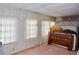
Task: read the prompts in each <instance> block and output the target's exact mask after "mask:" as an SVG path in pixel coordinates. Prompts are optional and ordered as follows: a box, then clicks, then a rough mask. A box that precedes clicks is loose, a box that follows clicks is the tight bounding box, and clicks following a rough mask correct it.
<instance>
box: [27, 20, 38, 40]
mask: <svg viewBox="0 0 79 59" xmlns="http://www.w3.org/2000/svg"><path fill="white" fill-rule="evenodd" d="M35 37H37V20H26V39H30V38H35Z"/></svg>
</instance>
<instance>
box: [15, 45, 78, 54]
mask: <svg viewBox="0 0 79 59" xmlns="http://www.w3.org/2000/svg"><path fill="white" fill-rule="evenodd" d="M76 54H77V51H68V50H67V49H65V48H62V47H59V46H56V45H47V44H43V45H41V46H37V47H34V48H31V49H26V50H24V51H22V52H19V53H16V55H76Z"/></svg>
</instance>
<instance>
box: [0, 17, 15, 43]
mask: <svg viewBox="0 0 79 59" xmlns="http://www.w3.org/2000/svg"><path fill="white" fill-rule="evenodd" d="M0 27H1V36H0V37H1V40H2V44H7V43H12V42H15V41H16V18H13V17H10V18H9V17H2V18H1V26H0Z"/></svg>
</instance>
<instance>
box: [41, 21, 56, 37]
mask: <svg viewBox="0 0 79 59" xmlns="http://www.w3.org/2000/svg"><path fill="white" fill-rule="evenodd" d="M54 24H55V22H52V21H42V36H45V35H48V32H49V29H50V27H51V26H53V25H54Z"/></svg>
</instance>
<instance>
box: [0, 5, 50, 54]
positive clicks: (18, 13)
mask: <svg viewBox="0 0 79 59" xmlns="http://www.w3.org/2000/svg"><path fill="white" fill-rule="evenodd" d="M0 16H1V17H5V16H7V17H16V18H17V24H16V28H17V32H16V33H17V36H16V40H17V42H15V43H11V44H4V45H2V46H3V51H4V53H5V54H13V53H15V52H18V51H21V50H24V49H26V48H30V47H33V46H35V45H38V44H40V40H41V43H43V42H45V41H47V40H45V39H44V38H43V39H41V21H42V20H50V17H48V16H46V15H42V14H38V13H33V12H30V11H23V10H20V9H17V8H11V7H7V6H0ZM26 19H37V20H38V37H37V38H35V39H30V40H26V39H25V37H26V35H25V33H26V30H25V27H26V26H25V21H26Z"/></svg>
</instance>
